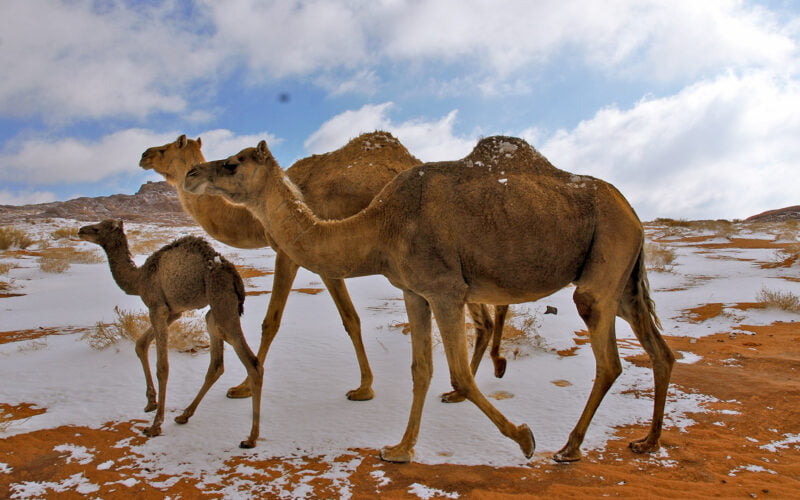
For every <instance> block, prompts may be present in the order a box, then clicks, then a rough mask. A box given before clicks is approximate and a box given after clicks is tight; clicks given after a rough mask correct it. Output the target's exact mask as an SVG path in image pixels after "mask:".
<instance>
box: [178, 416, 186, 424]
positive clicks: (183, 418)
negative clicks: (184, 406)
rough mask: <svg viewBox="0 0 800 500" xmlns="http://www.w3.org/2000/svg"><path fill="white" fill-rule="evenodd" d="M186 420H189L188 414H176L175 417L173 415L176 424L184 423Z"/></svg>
mask: <svg viewBox="0 0 800 500" xmlns="http://www.w3.org/2000/svg"><path fill="white" fill-rule="evenodd" d="M188 421H189V415H178V416H177V417H175V423H176V424H185V423H186V422H188Z"/></svg>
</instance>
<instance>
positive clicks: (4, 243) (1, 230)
mask: <svg viewBox="0 0 800 500" xmlns="http://www.w3.org/2000/svg"><path fill="white" fill-rule="evenodd" d="M33 244H34V240H33V239H32V238H30V237H29V236H28V235H27V233H25V231H23V230H21V229H19V228H16V227H13V226H3V227H0V250H8V249H9V248H21V249H25V248H28V247H29V246H31V245H33Z"/></svg>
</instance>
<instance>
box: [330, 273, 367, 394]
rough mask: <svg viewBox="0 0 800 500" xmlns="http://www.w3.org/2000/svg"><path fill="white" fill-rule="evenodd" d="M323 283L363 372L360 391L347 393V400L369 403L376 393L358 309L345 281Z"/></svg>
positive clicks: (331, 280) (337, 280) (354, 390)
mask: <svg viewBox="0 0 800 500" xmlns="http://www.w3.org/2000/svg"><path fill="white" fill-rule="evenodd" d="M322 281H323V283H325V286H326V287H327V288H328V291H329V292H330V293H331V297H333V301H334V302H335V303H336V308H337V309H338V310H339V315H340V316H341V317H342V323H343V324H344V329H345V331H347V335H349V336H350V341H351V342H352V343H353V347H354V348H355V350H356V358H358V368H359V370H360V371H361V385H359V386H358V389H353V390H351V391H347V399H349V400H351V401H367V400H369V399H372V398H373V397H374V396H375V393H374V392H373V390H372V370H371V369H370V367H369V360H368V359H367V353H366V351H365V350H364V342H363V341H362V340H361V320H360V319H359V317H358V313H357V312H356V308H355V307H353V301H352V300H350V294H349V293H347V287H345V284H344V280H340V279H330V278H325V277H322Z"/></svg>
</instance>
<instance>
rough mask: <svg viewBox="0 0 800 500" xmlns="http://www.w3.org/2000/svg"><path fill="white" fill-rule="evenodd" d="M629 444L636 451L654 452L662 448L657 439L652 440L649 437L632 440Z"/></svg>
mask: <svg viewBox="0 0 800 500" xmlns="http://www.w3.org/2000/svg"><path fill="white" fill-rule="evenodd" d="M628 446H629V447H630V449H631V450H632V451H633V452H634V453H652V452H654V451H658V449H659V448H660V446H659V444H658V440H657V439H656V440H650V439H649V438H644V439H640V440H638V441H631V442H630V444H629V445H628Z"/></svg>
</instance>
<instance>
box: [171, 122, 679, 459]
mask: <svg viewBox="0 0 800 500" xmlns="http://www.w3.org/2000/svg"><path fill="white" fill-rule="evenodd" d="M454 167H458V168H454ZM184 187H185V188H186V189H187V190H188V191H190V192H194V193H201V192H207V193H209V194H219V195H222V196H225V197H227V198H228V199H230V200H231V201H233V202H235V203H241V204H244V205H245V206H247V208H248V209H250V210H251V211H252V212H253V215H255V216H256V217H257V218H258V219H259V220H260V221H261V222H262V223H263V224H264V227H265V229H266V230H267V232H268V233H269V235H270V237H271V238H272V239H273V240H274V241H275V242H276V243H277V244H278V245H279V246H280V247H281V249H282V250H283V251H285V252H286V253H287V254H289V256H290V257H291V258H292V260H293V261H295V262H298V263H300V264H301V265H302V266H304V267H307V268H308V269H311V270H313V271H316V272H320V273H324V274H326V275H328V276H332V277H338V278H346V277H350V276H364V275H372V274H382V275H384V276H386V277H387V278H388V279H389V281H390V282H391V283H392V284H393V285H394V286H396V287H398V288H400V289H401V290H403V294H404V298H405V303H406V309H407V312H408V317H409V322H410V326H411V336H412V359H413V362H412V365H411V367H412V377H413V402H412V405H411V412H410V415H409V421H408V426H407V428H406V432H405V434H404V435H403V438H402V440H401V441H400V443H398V444H397V445H395V446H390V447H386V448H383V450H382V451H381V456H382V458H383V459H385V460H389V461H395V462H406V461H409V460H411V458H412V457H413V450H414V444H415V443H416V440H417V436H418V434H419V424H420V418H421V415H422V409H423V405H424V402H425V395H426V393H427V391H428V386H429V384H430V378H431V373H432V368H433V367H432V342H431V313H433V316H434V317H435V318H436V322H437V324H438V326H439V331H440V333H441V336H442V342H443V345H444V349H445V353H446V356H447V361H448V365H449V368H450V377H451V382H452V384H453V388H454V389H455V390H456V391H458V392H460V393H462V394H463V395H464V396H466V398H467V399H469V400H470V401H472V402H473V403H475V404H476V405H477V406H478V407H479V408H480V409H481V410H482V411H483V412H484V413H485V414H486V415H487V416H488V417H489V418H490V419H491V420H492V421H493V422H494V424H495V425H496V426H497V427H498V429H499V430H500V432H501V433H502V434H504V435H505V436H508V437H510V438H512V439H513V440H514V441H516V442H517V443H518V444H519V446H520V448H521V449H522V451H523V453H524V454H525V456H527V457H530V456H531V455H532V453H533V450H534V441H533V434H532V433H531V431H530V429H529V428H528V426H527V425H524V424H523V425H520V426H515V425H514V424H512V423H511V422H509V421H508V420H507V419H506V417H505V416H503V415H502V414H501V413H500V412H499V411H498V410H497V409H496V408H495V407H494V406H492V404H491V403H490V402H489V401H488V400H487V399H486V397H484V395H483V394H482V393H481V391H480V390H479V389H478V387H477V385H476V384H475V380H474V378H473V376H472V373H471V370H470V367H469V359H468V352H467V344H466V339H465V322H464V305H465V304H466V303H469V302H475V303H487V304H513V303H519V302H527V301H534V300H538V299H540V298H542V297H545V296H547V295H550V294H552V293H553V292H555V291H557V290H560V289H561V288H563V287H565V286H567V285H568V284H570V283H574V284H575V285H576V287H575V292H574V294H573V298H574V301H575V304H576V306H577V309H578V312H579V314H580V315H581V317H582V318H583V320H584V321H585V322H586V325H587V327H588V329H589V335H590V339H591V345H592V350H593V352H594V355H595V359H596V376H595V380H594V385H593V387H592V391H591V393H590V395H589V398H588V401H587V403H586V406H585V407H584V410H583V413H582V414H581V417H580V418H579V420H578V422H577V424H576V425H575V427H574V429H573V430H572V432H571V433H570V436H569V439H568V440H567V443H566V444H565V446H564V447H563V448H562V449H561V450H560V451H558V452H557V453H556V454H555V455H554V459H555V460H557V461H574V460H578V459H579V458H580V455H581V451H580V445H581V443H582V442H583V438H584V436H585V433H586V430H587V428H588V426H589V423H590V421H591V419H592V417H593V416H594V413H595V411H596V409H597V407H598V405H599V404H600V402H601V400H602V399H603V397H604V395H605V394H606V392H607V391H608V389H609V388H610V387H611V385H612V383H613V382H614V380H615V379H616V378H617V376H618V375H619V374H620V372H621V370H622V366H621V363H620V360H619V354H618V352H617V346H616V336H615V331H614V326H615V325H614V323H615V321H614V319H615V316H620V317H622V318H623V319H625V320H626V321H628V323H629V324H630V325H631V327H632V328H633V331H634V332H635V334H636V336H637V337H638V339H639V340H640V342H641V343H642V345H643V347H644V349H645V351H646V352H647V353H648V355H649V357H650V359H651V361H652V364H653V372H654V378H655V396H654V405H653V420H652V423H651V427H650V431H649V433H648V435H647V436H646V437H645V438H643V439H641V440H639V441H634V442H633V443H631V448H632V449H633V451H635V452H645V451H652V450H656V449H657V448H658V446H659V437H660V435H661V428H662V422H663V413H664V404H665V400H666V394H667V388H668V385H669V378H670V373H671V370H672V364H673V362H674V356H673V354H672V352H671V351H670V349H669V347H668V346H667V344H666V342H664V340H663V338H662V337H661V334H660V332H659V326H658V320H657V317H656V314H655V310H654V305H653V302H652V300H651V299H650V295H649V285H648V283H647V277H646V272H645V269H644V249H643V243H644V231H643V229H642V225H641V223H640V222H639V219H638V217H637V216H636V214H635V213H634V211H633V209H632V208H631V207H630V205H629V204H628V203H627V201H626V200H625V199H624V198H623V196H622V195H621V194H620V193H619V191H617V190H616V189H615V188H614V187H613V186H611V185H610V184H608V183H606V182H603V181H601V180H598V179H594V178H592V177H586V176H578V175H573V174H570V173H568V172H564V171H562V170H559V169H557V168H555V167H554V166H552V165H551V164H550V162H548V161H547V160H546V159H545V158H544V157H543V156H542V155H541V154H539V153H538V152H537V151H536V150H534V149H533V148H532V147H530V146H529V145H528V144H527V143H526V142H525V141H523V140H521V139H516V138H509V137H490V138H487V139H483V140H481V141H480V142H479V143H478V144H477V146H476V147H475V149H474V150H473V151H472V153H470V154H469V155H468V156H467V157H466V158H464V159H462V160H458V161H455V162H441V163H429V164H423V165H420V166H418V167H415V168H413V169H411V170H408V171H406V172H403V173H402V174H400V175H398V176H397V177H396V178H395V179H394V180H393V181H392V182H390V183H389V184H388V185H387V186H386V187H385V188H384V189H383V190H382V191H381V192H380V193H379V194H378V195H377V196H376V197H375V199H374V200H373V201H372V203H370V205H369V206H368V207H367V208H366V209H364V210H363V211H361V212H359V213H358V214H356V215H355V216H352V217H350V218H348V219H345V220H341V221H324V220H321V219H319V218H317V217H316V216H315V215H314V213H313V212H312V210H311V209H310V208H309V207H308V205H306V204H305V203H304V202H303V201H302V198H301V195H300V192H299V191H298V189H297V188H296V187H295V186H294V185H293V184H292V182H291V181H290V180H289V179H287V178H286V176H285V175H284V174H283V171H282V170H281V169H280V167H279V165H278V164H277V162H276V161H275V159H274V158H273V157H272V155H271V153H270V151H269V149H268V148H267V144H266V142H264V141H261V142H260V143H259V144H258V146H257V147H255V148H246V149H244V150H242V151H241V152H239V153H238V154H235V155H233V156H231V157H229V158H227V159H224V160H219V161H214V162H210V163H205V164H202V165H199V166H197V167H195V168H194V169H192V170H191V171H189V173H188V174H187V175H186V179H185V181H184Z"/></svg>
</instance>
